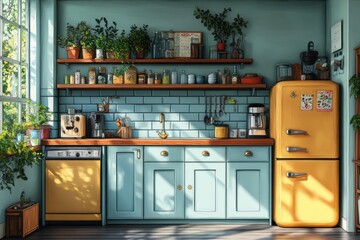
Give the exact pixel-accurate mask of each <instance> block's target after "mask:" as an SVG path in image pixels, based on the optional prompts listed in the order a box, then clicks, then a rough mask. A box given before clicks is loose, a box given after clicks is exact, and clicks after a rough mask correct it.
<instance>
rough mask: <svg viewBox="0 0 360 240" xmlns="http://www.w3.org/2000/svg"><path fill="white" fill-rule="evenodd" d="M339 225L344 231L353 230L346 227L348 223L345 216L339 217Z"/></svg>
mask: <svg viewBox="0 0 360 240" xmlns="http://www.w3.org/2000/svg"><path fill="white" fill-rule="evenodd" d="M339 225H340V227H341V228H342V229H344V230H345V231H346V232H349V231H350V232H351V231H353V230H351V229H349V228H348V225H347V219H346V218H341V219H340V222H339Z"/></svg>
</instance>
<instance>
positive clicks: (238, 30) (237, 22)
mask: <svg viewBox="0 0 360 240" xmlns="http://www.w3.org/2000/svg"><path fill="white" fill-rule="evenodd" d="M247 24H248V22H247V21H245V20H244V19H243V18H242V17H240V15H239V14H238V15H237V16H236V17H235V18H234V21H233V22H232V23H231V28H232V31H231V34H232V43H231V44H230V46H231V47H232V54H231V56H232V58H244V34H243V31H242V29H243V28H247ZM236 35H239V37H238V38H237V39H236V40H235V38H236Z"/></svg>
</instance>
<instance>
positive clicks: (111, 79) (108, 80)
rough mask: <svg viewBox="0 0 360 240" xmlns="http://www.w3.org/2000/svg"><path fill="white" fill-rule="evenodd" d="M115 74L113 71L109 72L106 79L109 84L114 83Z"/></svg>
mask: <svg viewBox="0 0 360 240" xmlns="http://www.w3.org/2000/svg"><path fill="white" fill-rule="evenodd" d="M113 76H114V74H113V73H111V72H109V73H108V77H107V80H106V83H107V84H113V78H114V77H113Z"/></svg>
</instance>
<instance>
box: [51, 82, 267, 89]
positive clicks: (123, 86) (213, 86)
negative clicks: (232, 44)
mask: <svg viewBox="0 0 360 240" xmlns="http://www.w3.org/2000/svg"><path fill="white" fill-rule="evenodd" d="M56 86H57V88H58V89H128V90H136V89H145V90H154V89H174V90H175V89H181V90H190V89H193V90H199V89H209V90H210V89H214V90H224V89H234V90H237V89H266V84H265V83H261V84H57V85H56Z"/></svg>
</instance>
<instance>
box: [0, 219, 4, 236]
mask: <svg viewBox="0 0 360 240" xmlns="http://www.w3.org/2000/svg"><path fill="white" fill-rule="evenodd" d="M3 237H5V222H3V223H0V239H2V238H3Z"/></svg>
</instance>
